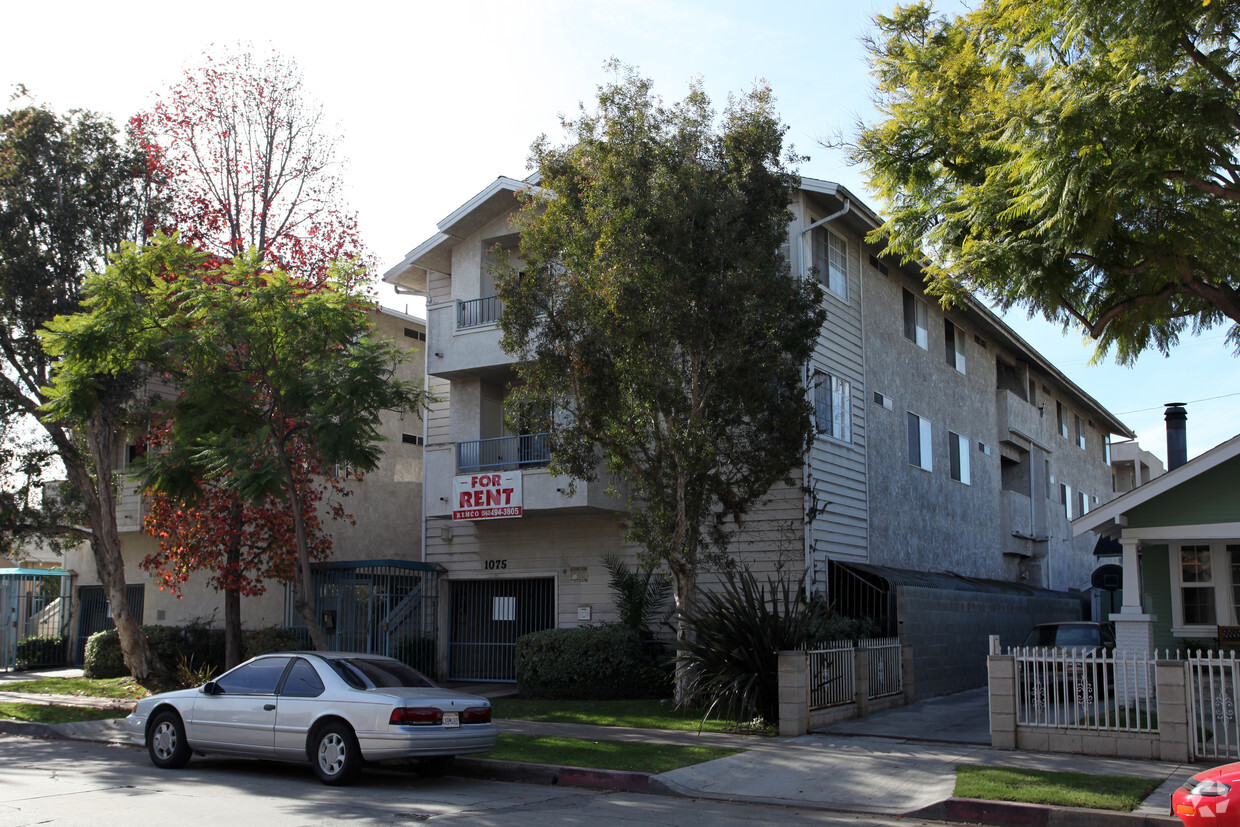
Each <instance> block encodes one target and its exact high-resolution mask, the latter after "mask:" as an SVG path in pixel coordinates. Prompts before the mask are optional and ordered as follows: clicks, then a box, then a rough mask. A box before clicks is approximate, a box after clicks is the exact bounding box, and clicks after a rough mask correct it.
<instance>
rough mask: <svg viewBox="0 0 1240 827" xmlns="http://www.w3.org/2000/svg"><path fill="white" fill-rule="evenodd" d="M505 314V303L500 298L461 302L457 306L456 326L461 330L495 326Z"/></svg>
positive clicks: (489, 297) (488, 297)
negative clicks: (487, 325) (502, 314)
mask: <svg viewBox="0 0 1240 827" xmlns="http://www.w3.org/2000/svg"><path fill="white" fill-rule="evenodd" d="M503 312H504V303H503V302H502V301H500V300H499V296H485V297H483V298H481V299H470V300H468V301H460V302H457V304H456V326H457V328H458V329H460V328H462V327H478V326H479V325H484V324H494V323H495V322H497V321H499V317H500V314H501V313H503Z"/></svg>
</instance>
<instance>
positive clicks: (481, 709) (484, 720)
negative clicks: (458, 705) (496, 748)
mask: <svg viewBox="0 0 1240 827" xmlns="http://www.w3.org/2000/svg"><path fill="white" fill-rule="evenodd" d="M461 723H463V724H489V723H491V707H489V706H471V707H470V708H469V709H463V710H461Z"/></svg>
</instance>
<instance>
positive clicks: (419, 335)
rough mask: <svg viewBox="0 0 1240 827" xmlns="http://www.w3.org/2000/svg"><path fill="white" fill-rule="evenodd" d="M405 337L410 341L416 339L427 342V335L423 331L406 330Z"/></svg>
mask: <svg viewBox="0 0 1240 827" xmlns="http://www.w3.org/2000/svg"><path fill="white" fill-rule="evenodd" d="M405 336H406V337H407V338H410V339H415V340H417V341H419V342H425V341H426V333H425V332H423V331H421V330H414V329H413V328H412V327H406V328H405Z"/></svg>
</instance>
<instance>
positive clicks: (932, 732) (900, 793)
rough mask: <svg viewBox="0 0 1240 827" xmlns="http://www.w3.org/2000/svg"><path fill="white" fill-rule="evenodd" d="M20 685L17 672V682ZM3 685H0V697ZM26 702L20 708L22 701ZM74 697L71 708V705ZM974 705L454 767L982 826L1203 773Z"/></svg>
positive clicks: (1160, 803) (81, 731) (1165, 800)
mask: <svg viewBox="0 0 1240 827" xmlns="http://www.w3.org/2000/svg"><path fill="white" fill-rule="evenodd" d="M25 677H29V673H26V674H25ZM4 682H5V679H4V678H0V698H4V697H6V696H9V695H10V693H5V692H4V686H3V684H4ZM27 699H28V698H27ZM84 700H86V699H82V698H78V699H76V701H78V702H82V701H84ZM986 720H987V709H986V695H985V692H983V691H974V692H966V693H961V694H960V695H953V696H948V697H945V698H934V699H930V700H927V701H922V702H919V703H917V704H914V705H912V706H909V707H902V708H897V709H892V710H886V711H884V712H881V713H878V714H875V715H873V716H870V717H868V718H865V719H860V720H856V721H847V722H842V723H839V724H836V725H833V726H831V727H828V728H826V729H825V730H823V731H820V732H815V733H811V734H809V735H803V736H800V737H798V738H764V737H760V736H749V735H736V734H728V733H696V732H673V731H667V730H642V729H625V728H615V727H592V726H583V725H577V724H547V723H536V722H531V721H507V720H497V721H496V722H495V724H496V726H497V727H498V728H499V730H500V731H501V732H507V733H526V734H539V735H558V736H566V737H573V738H584V739H589V740H596V741H602V740H608V741H648V742H658V743H678V744H697V745H703V746H718V747H728V748H733V749H739V750H743V752H740V753H738V754H736V755H732V756H729V757H727V758H721V759H718V760H715V761H710V762H707V763H705V764H697V765H694V766H690V767H684V768H682V769H678V770H673V771H671V772H666V773H661V774H658V775H652V776H647V775H645V774H642V773H609V772H606V771H592V770H579V769H574V768H566V767H547V766H541V765H515V764H511V763H510V762H500V761H494V760H489V759H478V758H461V759H459V760H458V764H457V766H458V772H460V773H461V774H464V775H474V776H479V777H489V778H501V779H511V780H521V781H531V782H541V783H560V784H570V783H575V784H582V785H587V786H595V787H620V788H624V789H632V790H638V791H646V792H662V793H667V794H672V795H681V796H689V797H694V798H710V799H719V800H728V801H746V802H757V803H768V804H779V805H787V806H793V807H800V808H819V809H826V810H832V811H838V812H852V813H872V814H884V815H895V816H917V817H920V818H925V819H935V820H956V821H967V822H971V823H990V824H1013V823H1021V824H1044V825H1091V827H1092V826H1093V825H1117V827H1119V826H1120V825H1123V826H1124V827H1137V825H1178V824H1179V823H1180V822H1179V820H1178V819H1174V818H1171V817H1170V816H1168V810H1169V806H1170V800H1171V792H1172V791H1173V790H1174V789H1175V788H1176V787H1177V786H1178V785H1179V784H1181V783H1183V781H1184V780H1186V779H1187V778H1188V777H1189V776H1190V775H1192V774H1193V773H1195V772H1198V771H1200V770H1201V769H1203V768H1204V765H1191V764H1176V763H1165V762H1157V761H1136V760H1124V759H1109V758H1090V757H1085V756H1076V755H1061V754H1050V753H1033V752H1015V751H1006V750H995V749H991V748H990V746H989V743H988V741H989V738H988V735H987V736H986V737H983V735H982V733H983V732H985V721H986ZM0 732H7V733H10V734H26V735H36V736H43V737H58V738H73V739H84V740H92V741H105V742H113V743H124V742H125V739H124V733H123V731H122V730H121V727H120V724H119V721H95V722H89V723H83V724H61V725H56V726H50V727H49V726H41V725H33V724H25V725H23V724H19V723H16V722H2V721H0ZM962 765H980V766H1004V767H1018V768H1029V769H1041V770H1060V771H1070V772H1081V773H1091V774H1098V775H1130V776H1141V777H1146V778H1154V779H1158V780H1159V781H1161V782H1162V783H1161V785H1160V787H1159V789H1158V790H1157V791H1156V792H1155V793H1154V794H1153V795H1151V796H1150V797H1149V798H1148V799H1147V800H1146V802H1145V804H1144V806H1142V808H1141V809H1140V810H1138V811H1137V812H1136V813H1130V814H1129V813H1125V814H1120V813H1103V812H1100V811H1095V810H1074V809H1069V808H1056V807H1039V806H1034V805H1014V804H998V803H983V802H968V801H962V800H959V799H953V798H952V793H953V787H954V784H955V774H956V768H957V767H958V766H962Z"/></svg>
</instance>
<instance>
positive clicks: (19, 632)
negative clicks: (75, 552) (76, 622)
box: [0, 569, 73, 669]
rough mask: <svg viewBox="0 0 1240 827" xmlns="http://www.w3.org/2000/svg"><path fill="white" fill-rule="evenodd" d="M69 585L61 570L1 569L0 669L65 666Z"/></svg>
mask: <svg viewBox="0 0 1240 827" xmlns="http://www.w3.org/2000/svg"><path fill="white" fill-rule="evenodd" d="M72 584H73V575H72V574H71V573H70V572H67V571H65V570H63V569H0V617H3V623H4V631H3V633H0V669H28V668H30V667H32V666H63V665H64V664H65V657H66V655H67V651H66V649H67V646H66V641H67V638H68V635H69V616H70V599H69V596H70V595H71V594H72Z"/></svg>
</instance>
